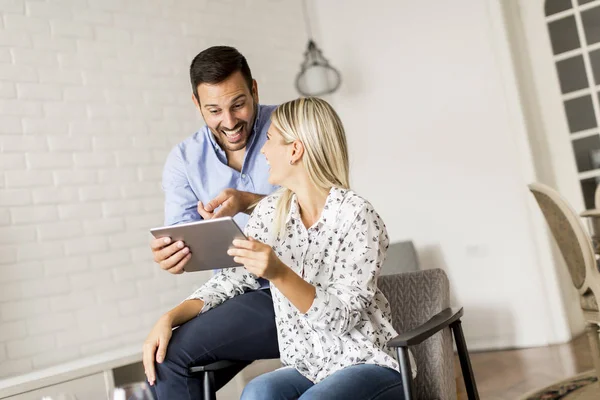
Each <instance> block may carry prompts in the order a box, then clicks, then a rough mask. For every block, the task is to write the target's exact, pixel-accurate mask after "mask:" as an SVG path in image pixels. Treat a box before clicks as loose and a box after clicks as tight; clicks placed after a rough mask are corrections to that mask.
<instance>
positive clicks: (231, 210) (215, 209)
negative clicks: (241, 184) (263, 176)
mask: <svg viewBox="0 0 600 400" xmlns="http://www.w3.org/2000/svg"><path fill="white" fill-rule="evenodd" d="M263 197H264V196H263V195H260V194H255V193H250V192H242V191H241V190H236V189H225V190H223V191H222V192H221V193H219V195H218V196H217V197H215V198H214V199H212V200H211V201H209V202H208V203H206V204H202V202H201V201H199V202H198V213H199V214H200V216H202V218H204V219H211V218H219V217H233V216H234V215H236V214H238V213H241V212H245V213H248V212H250V211H251V210H248V209H249V208H250V207H251V206H252V205H254V204H256V203H258V201H260V199H262V198H263Z"/></svg>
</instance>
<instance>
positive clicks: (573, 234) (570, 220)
mask: <svg viewBox="0 0 600 400" xmlns="http://www.w3.org/2000/svg"><path fill="white" fill-rule="evenodd" d="M529 190H530V191H531V193H533V195H534V196H535V199H536V201H537V203H538V205H539V206H540V209H541V210H542V213H543V214H544V217H545V219H546V222H547V223H548V226H549V227H550V231H551V232H552V236H554V239H555V240H556V244H557V245H558V248H559V250H560V253H561V254H562V256H563V258H564V260H565V263H566V264H567V267H568V269H569V274H570V275H571V280H572V281H573V285H574V286H575V287H576V288H577V289H579V290H580V291H581V290H582V287H583V285H584V283H585V279H586V274H587V271H588V270H589V269H591V268H592V267H593V265H594V264H595V259H594V249H593V247H592V243H591V240H590V238H589V236H588V235H587V233H586V232H585V230H584V228H583V223H582V221H581V219H580V218H579V216H578V215H577V213H576V212H575V211H574V210H573V208H572V207H571V206H570V205H569V203H568V202H567V201H566V200H565V199H564V198H563V197H562V196H561V195H560V194H559V193H558V192H557V191H555V190H554V189H552V188H550V187H549V186H546V185H543V184H540V183H532V184H530V185H529Z"/></svg>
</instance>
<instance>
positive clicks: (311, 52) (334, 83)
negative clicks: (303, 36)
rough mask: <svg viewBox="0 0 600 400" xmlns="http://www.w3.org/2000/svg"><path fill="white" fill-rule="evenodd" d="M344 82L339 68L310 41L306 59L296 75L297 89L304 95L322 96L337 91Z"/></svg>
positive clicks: (305, 55) (305, 54)
mask: <svg viewBox="0 0 600 400" xmlns="http://www.w3.org/2000/svg"><path fill="white" fill-rule="evenodd" d="M341 83H342V77H341V76H340V73H339V72H338V70H337V69H335V68H333V67H332V66H331V65H329V61H327V59H326V58H325V57H323V54H322V53H321V50H320V49H319V48H318V47H317V44H316V43H315V42H314V41H313V40H309V41H308V46H307V48H306V52H305V53H304V61H303V62H302V65H301V66H300V72H299V73H298V76H297V77H296V89H297V90H298V92H299V93H300V94H302V95H304V96H322V95H324V94H329V93H333V92H335V91H336V90H337V89H338V88H339V87H340V84H341Z"/></svg>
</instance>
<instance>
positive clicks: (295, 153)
mask: <svg viewBox="0 0 600 400" xmlns="http://www.w3.org/2000/svg"><path fill="white" fill-rule="evenodd" d="M303 155H304V144H303V143H302V142H301V141H299V140H294V142H293V143H292V154H291V158H290V159H291V160H292V161H293V163H296V162H297V161H300V159H301V158H302V156H303Z"/></svg>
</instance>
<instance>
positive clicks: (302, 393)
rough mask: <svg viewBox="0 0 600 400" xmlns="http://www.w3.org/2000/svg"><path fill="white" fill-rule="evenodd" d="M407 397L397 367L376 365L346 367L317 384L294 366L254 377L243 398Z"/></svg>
mask: <svg viewBox="0 0 600 400" xmlns="http://www.w3.org/2000/svg"><path fill="white" fill-rule="evenodd" d="M295 399H300V400H325V399H326V400H331V399H352V400H404V393H403V391H402V377H401V376H400V373H399V372H398V371H396V370H393V369H390V368H386V367H381V366H379V365H373V364H360V365H353V366H351V367H346V368H344V369H342V370H340V371H337V372H335V373H333V374H332V375H330V376H328V377H327V378H325V379H323V380H322V381H321V382H319V383H317V384H316V385H315V384H314V383H312V382H311V381H309V380H308V379H306V378H305V377H304V376H302V375H301V374H300V373H299V372H298V371H296V370H295V369H293V368H282V369H278V370H276V371H273V372H269V373H266V374H264V375H260V376H259V377H257V378H254V379H253V380H252V381H250V383H248V384H247V385H246V387H245V388H244V392H243V393H242V397H241V399H240V400H295Z"/></svg>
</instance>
